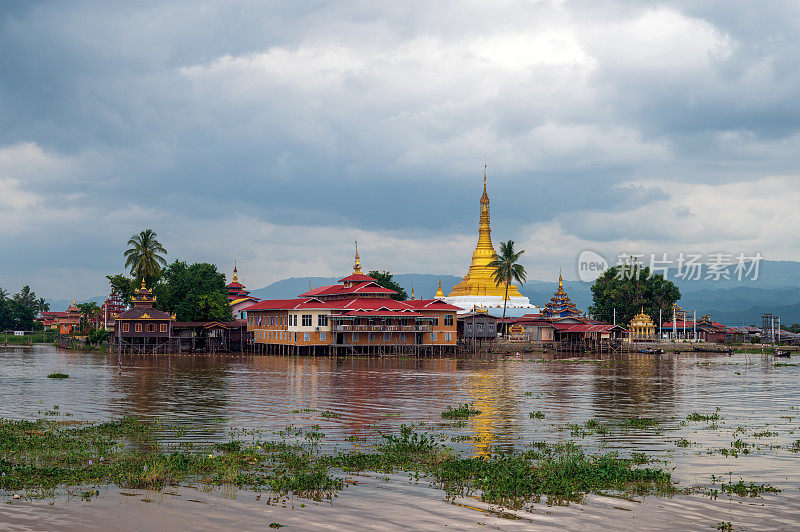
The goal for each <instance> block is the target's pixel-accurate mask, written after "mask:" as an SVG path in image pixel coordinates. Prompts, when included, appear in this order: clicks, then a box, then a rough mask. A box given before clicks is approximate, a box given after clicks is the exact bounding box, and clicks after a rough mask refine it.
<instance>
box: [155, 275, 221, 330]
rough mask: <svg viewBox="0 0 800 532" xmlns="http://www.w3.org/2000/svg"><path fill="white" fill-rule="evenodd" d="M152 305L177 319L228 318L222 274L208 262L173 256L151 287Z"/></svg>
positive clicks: (212, 319) (214, 319)
mask: <svg viewBox="0 0 800 532" xmlns="http://www.w3.org/2000/svg"><path fill="white" fill-rule="evenodd" d="M153 293H154V295H155V296H156V307H157V308H159V309H160V310H164V311H166V312H170V313H174V314H175V315H176V317H177V319H178V321H231V320H232V319H233V315H232V313H231V307H230V304H229V303H228V289H227V288H226V287H225V274H222V273H220V272H218V271H217V267H216V266H215V265H213V264H208V263H196V264H191V265H189V264H186V263H185V262H183V261H178V260H176V261H175V262H173V263H172V264H170V265H169V266H167V267H166V268H164V270H163V272H162V276H161V281H160V282H159V283H158V284H156V285H155V287H154V288H153Z"/></svg>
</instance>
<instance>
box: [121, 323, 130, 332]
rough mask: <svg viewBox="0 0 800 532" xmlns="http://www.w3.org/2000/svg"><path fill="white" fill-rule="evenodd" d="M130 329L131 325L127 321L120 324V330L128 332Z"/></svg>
mask: <svg viewBox="0 0 800 532" xmlns="http://www.w3.org/2000/svg"><path fill="white" fill-rule="evenodd" d="M130 330H131V326H130V324H129V323H123V324H122V332H129V331H130Z"/></svg>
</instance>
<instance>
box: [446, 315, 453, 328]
mask: <svg viewBox="0 0 800 532" xmlns="http://www.w3.org/2000/svg"><path fill="white" fill-rule="evenodd" d="M444 326H445V327H452V326H453V315H452V314H445V315H444Z"/></svg>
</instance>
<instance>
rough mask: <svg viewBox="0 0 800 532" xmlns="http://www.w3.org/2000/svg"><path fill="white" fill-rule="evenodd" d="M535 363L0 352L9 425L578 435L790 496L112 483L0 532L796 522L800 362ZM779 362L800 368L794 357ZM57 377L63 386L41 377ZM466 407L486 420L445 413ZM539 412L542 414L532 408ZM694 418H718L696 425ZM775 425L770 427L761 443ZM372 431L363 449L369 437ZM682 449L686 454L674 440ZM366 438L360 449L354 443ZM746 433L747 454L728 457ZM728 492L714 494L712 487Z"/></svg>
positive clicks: (471, 443) (496, 441) (65, 498)
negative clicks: (282, 491)
mask: <svg viewBox="0 0 800 532" xmlns="http://www.w3.org/2000/svg"><path fill="white" fill-rule="evenodd" d="M541 356H542V355H539V354H530V355H528V354H526V355H516V354H511V355H506V356H492V357H483V358H468V357H464V358H461V357H439V358H422V359H420V358H337V359H332V358H291V357H272V356H255V357H253V356H222V355H219V356H206V355H197V356H191V355H172V356H123V357H120V358H119V359H118V358H117V357H116V356H115V355H98V354H87V353H75V352H67V351H62V350H58V349H56V348H53V347H49V346H34V347H32V348H31V347H25V348H23V347H11V346H9V347H8V348H2V347H0V417H4V418H13V419H32V418H38V417H43V416H44V415H45V414H46V413H48V412H49V413H52V412H54V411H55V407H56V406H57V407H58V409H57V411H58V412H59V415H66V414H71V415H72V417H71V419H85V420H93V421H94V420H109V419H114V418H118V417H120V416H122V415H137V416H145V417H154V418H159V419H165V420H169V421H170V424H171V425H178V426H180V427H182V429H183V430H181V431H180V432H179V433H178V434H177V435H176V433H175V432H170V434H164V435H163V440H164V443H170V442H171V441H173V440H175V439H176V438H177V439H180V440H186V441H193V442H210V441H227V440H229V439H230V438H231V437H237V438H242V439H247V438H248V437H252V436H250V435H249V433H248V432H246V431H257V433H258V437H259V438H261V439H276V440H277V439H280V437H279V436H278V435H277V433H278V432H280V431H282V430H284V429H285V428H286V427H287V426H288V425H293V426H295V427H298V428H305V429H308V428H311V427H313V426H315V425H318V426H320V427H321V429H320V430H322V432H324V433H325V434H326V437H325V438H324V440H323V447H328V448H334V447H338V448H351V447H354V446H355V447H359V446H361V447H363V446H366V445H368V444H369V443H370V442H371V441H372V440H371V437H372V436H374V435H375V434H377V433H378V432H384V433H387V432H396V431H398V430H399V427H400V426H401V425H402V424H411V423H414V424H415V425H416V426H417V428H418V430H421V431H426V432H428V433H431V434H434V435H437V437H439V438H440V439H441V441H442V442H443V443H445V444H447V445H449V446H452V447H455V448H457V449H459V450H460V451H461V452H462V453H464V454H465V455H476V454H481V453H485V452H486V451H487V448H489V447H490V446H491V447H494V448H498V447H499V448H501V449H523V448H525V447H526V446H527V445H529V444H530V443H531V442H534V441H546V442H549V443H554V442H559V441H567V440H573V441H576V442H577V443H579V444H581V445H582V446H584V447H586V448H587V449H588V450H590V451H603V452H605V451H617V452H618V453H619V454H620V455H621V456H630V455H631V454H632V453H634V452H643V453H647V454H648V455H650V456H652V457H655V458H658V459H662V460H667V461H668V463H669V467H670V468H674V470H673V477H674V479H675V480H676V481H678V482H679V484H680V486H681V487H700V488H703V487H711V486H710V485H711V477H712V475H716V476H718V477H719V476H723V477H725V478H726V479H732V480H733V482H737V481H738V480H739V479H743V480H744V481H745V482H750V481H753V482H756V483H758V484H762V483H766V484H770V485H772V486H774V487H776V488H779V489H780V490H782V491H781V492H780V493H777V494H765V495H763V496H761V497H757V498H750V497H739V496H736V495H734V496H728V495H719V496H717V497H716V498H712V497H709V496H707V495H704V494H703V493H701V492H698V493H693V494H691V495H677V496H674V497H652V496H651V497H645V498H633V499H631V500H627V499H621V498H616V497H610V496H598V495H591V496H588V497H587V498H586V499H585V500H584V501H583V502H581V503H570V504H568V505H564V506H558V505H548V504H547V503H546V502H545V501H542V502H538V503H530V504H527V505H525V506H524V507H523V508H522V509H516V510H509V509H507V508H500V507H497V506H492V505H487V504H484V503H482V502H481V501H480V500H478V499H476V498H459V499H456V500H453V501H450V500H447V499H446V497H445V495H444V493H443V492H442V491H440V490H438V489H436V488H434V487H431V486H428V485H427V484H426V483H425V481H424V480H414V479H409V477H408V476H407V475H390V476H385V475H377V474H366V475H348V478H349V479H350V480H353V481H355V483H350V484H348V486H347V487H346V488H345V489H344V490H343V491H341V492H339V493H338V494H337V495H336V496H335V497H333V498H332V499H330V500H321V501H313V500H308V499H303V498H300V497H283V498H277V497H274V496H270V495H269V494H261V495H259V494H256V493H252V492H248V491H244V490H242V491H237V490H233V489H230V488H218V489H214V490H211V491H208V490H198V489H194V488H192V487H180V488H176V489H167V490H165V491H164V492H156V493H153V492H145V491H141V490H140V491H135V492H128V491H126V490H120V489H117V488H116V487H113V486H111V487H108V488H106V489H104V490H101V496H100V497H98V498H96V499H94V500H92V501H90V502H87V501H81V500H80V499H79V498H75V497H71V496H69V494H68V493H62V494H61V495H59V496H57V497H56V498H55V499H48V500H40V501H28V500H21V501H19V500H14V501H12V500H11V495H13V494H12V493H2V492H0V498H2V499H3V502H4V503H5V502H8V501H11V504H2V505H0V528H3V529H13V530H41V529H52V530H55V529H59V530H60V529H70V530H76V529H82V530H83V529H131V530H134V529H135V530H168V529H215V530H219V529H247V530H249V529H261V530H263V529H264V528H266V527H267V525H269V524H270V523H273V522H277V523H280V524H283V525H286V526H287V527H288V528H287V530H319V529H331V530H355V529H375V530H387V529H388V530H393V529H408V528H411V529H425V530H434V529H436V530H440V529H443V528H457V529H473V528H476V529H485V528H488V529H499V530H528V529H537V528H549V527H552V528H559V529H574V530H587V529H609V528H610V529H637V530H667V529H670V530H674V529H696V530H709V529H713V528H714V527H715V526H716V525H717V523H720V522H731V523H732V525H733V526H734V530H782V529H786V530H789V529H797V528H798V527H800V453H798V452H796V451H795V450H794V449H793V445H794V443H795V442H797V441H798V440H800V409H798V406H800V366H775V365H774V363H775V362H776V361H774V360H773V358H772V357H771V356H768V355H764V356H762V355H759V354H749V355H745V354H737V355H733V356H730V357H728V356H719V355H703V354H681V355H662V356H657V355H631V356H626V357H616V358H607V359H604V360H600V361H597V360H589V359H578V360H559V361H550V360H545V361H542V360H541ZM777 361H778V362H782V363H786V362H789V363H798V362H800V356H798V355H795V356H793V357H792V359H790V360H786V359H782V360H781V359H778V360H777ZM54 371H60V372H63V373H67V374H69V376H70V377H69V378H68V379H64V380H56V379H48V378H47V375H48V374H49V373H52V372H54ZM465 402H470V403H473V404H474V405H475V407H476V408H477V409H479V410H481V412H482V413H481V414H480V415H477V416H475V417H473V418H470V419H469V420H468V421H466V422H465V423H452V422H447V421H446V420H442V418H441V412H442V411H443V410H446V409H447V407H448V406H456V405H459V404H463V403H465ZM535 411H541V412H543V413H544V415H545V417H544V418H543V419H534V418H531V417H530V415H529V413H530V412H535ZM694 412H697V413H701V414H712V413H714V412H718V413H719V415H720V416H721V417H722V419H720V420H719V421H716V422H704V421H699V422H692V421H686V417H687V415H689V414H692V413H694ZM636 417H646V418H652V419H654V420H656V421H657V424H656V425H654V426H651V427H644V428H636V427H629V428H624V429H622V428H619V427H617V428H613V429H612V430H610V431H609V432H608V434H605V435H602V434H588V435H581V434H575V433H573V432H572V430H571V428H570V425H572V424H582V423H584V422H585V421H587V420H588V419H592V418H595V419H597V420H599V421H602V422H615V423H617V424H619V423H622V422H624V420H626V419H629V418H636ZM765 433H767V434H766V435H765ZM364 437H366V438H367V439H366V441H359V440H360V438H364ZM681 439H686V440H688V441H689V442H691V445H689V446H688V447H679V446H678V445H676V442H677V441H679V440H681ZM354 440H355V441H354ZM735 440H742V441H743V442H746V443H747V444H754V445H753V446H751V447H749V450H750V454H748V455H742V454H740V455H739V456H738V457H733V456H723V455H722V454H721V453H720V452H719V450H720V449H723V448H724V449H730V448H731V442H733V441H735ZM717 488H718V486H717Z"/></svg>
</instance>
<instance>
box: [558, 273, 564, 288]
mask: <svg viewBox="0 0 800 532" xmlns="http://www.w3.org/2000/svg"><path fill="white" fill-rule="evenodd" d="M558 291H559V292H563V291H564V280H563V279H562V278H561V268H559V269H558Z"/></svg>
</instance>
